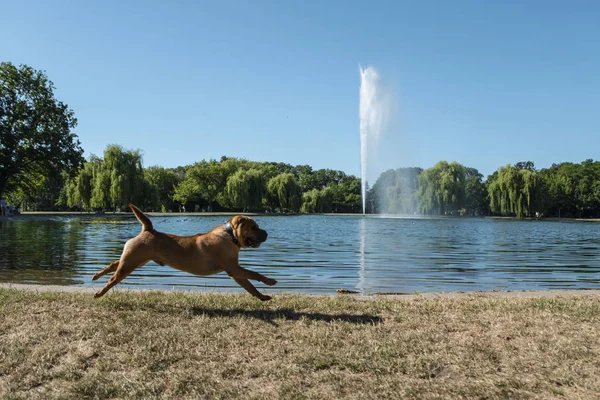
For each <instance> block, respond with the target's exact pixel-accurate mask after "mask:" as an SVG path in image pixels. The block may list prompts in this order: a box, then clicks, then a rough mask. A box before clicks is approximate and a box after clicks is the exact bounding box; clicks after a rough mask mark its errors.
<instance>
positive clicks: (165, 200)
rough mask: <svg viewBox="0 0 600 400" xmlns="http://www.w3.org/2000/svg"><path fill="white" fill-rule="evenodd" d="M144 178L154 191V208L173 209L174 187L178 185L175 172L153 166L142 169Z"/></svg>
mask: <svg viewBox="0 0 600 400" xmlns="http://www.w3.org/2000/svg"><path fill="white" fill-rule="evenodd" d="M144 178H145V179H146V180H147V181H148V182H149V183H150V185H152V186H154V187H155V189H156V191H155V193H156V203H157V204H156V205H155V208H159V207H163V206H164V208H165V209H173V208H174V207H175V204H174V201H173V196H174V194H175V187H176V186H177V185H178V184H179V179H178V177H177V175H176V174H175V171H173V170H172V169H168V168H163V167H159V166H158V165H155V166H151V167H148V168H146V169H144Z"/></svg>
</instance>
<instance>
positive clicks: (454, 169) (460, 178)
mask: <svg viewBox="0 0 600 400" xmlns="http://www.w3.org/2000/svg"><path fill="white" fill-rule="evenodd" d="M465 179H466V168H465V167H464V166H463V165H461V164H459V163H457V162H452V163H448V162H446V161H439V162H438V163H437V164H435V165H434V166H433V167H432V168H429V169H426V170H424V171H423V172H422V173H421V174H420V175H419V189H418V196H419V208H420V210H421V212H422V213H424V214H449V213H455V212H458V211H459V210H460V209H462V208H464V205H465Z"/></svg>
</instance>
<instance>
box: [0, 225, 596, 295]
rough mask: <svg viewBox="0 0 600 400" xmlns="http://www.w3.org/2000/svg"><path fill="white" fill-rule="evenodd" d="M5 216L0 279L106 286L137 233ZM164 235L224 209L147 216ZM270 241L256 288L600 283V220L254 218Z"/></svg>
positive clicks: (138, 280)
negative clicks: (104, 271) (108, 270)
mask: <svg viewBox="0 0 600 400" xmlns="http://www.w3.org/2000/svg"><path fill="white" fill-rule="evenodd" d="M18 218H19V217H14V218H13V220H11V221H0V282H9V283H34V284H58V285H78V286H95V287H101V286H103V285H104V284H105V283H106V280H107V278H108V277H103V278H101V279H100V280H99V281H96V282H92V276H93V275H94V273H95V272H97V271H98V270H100V269H101V268H104V267H105V266H107V265H108V264H109V263H110V262H111V261H113V260H115V259H118V258H119V256H120V254H121V250H122V248H123V244H124V243H125V241H126V240H128V239H129V238H131V237H133V236H135V235H137V234H138V233H139V231H140V224H139V223H138V222H137V220H136V219H134V218H133V217H131V218H127V217H124V218H113V219H107V218H94V217H62V216H61V217H43V218H42V217H39V218H27V219H24V220H19V219H18ZM151 219H152V221H153V223H154V227H155V228H156V229H157V230H159V231H163V232H169V233H175V234H179V235H191V234H195V233H201V232H206V231H209V230H210V229H212V228H213V227H214V226H216V225H220V224H222V223H223V222H224V221H225V219H226V217H223V216H217V217H215V216H187V215H185V214H173V215H172V216H166V217H165V216H151ZM255 219H256V221H257V222H258V223H259V224H260V226H261V228H263V229H266V230H267V231H268V233H269V239H268V240H267V242H265V243H263V245H262V246H261V247H260V248H259V249H247V250H242V252H241V255H240V263H241V265H242V266H244V267H247V268H249V269H252V270H254V271H257V272H260V273H262V274H264V275H266V276H268V277H271V278H274V279H277V280H278V284H277V285H276V286H274V287H266V286H265V285H263V284H261V283H258V282H257V283H256V286H257V287H258V288H259V290H261V291H264V292H265V293H269V294H273V293H278V292H296V293H321V294H328V293H335V291H336V289H338V288H344V289H348V290H355V291H358V292H361V293H365V294H373V293H415V292H448V291H477V290H486V291H487V290H524V289H525V290H531V289H583V288H590V289H591V288H596V289H597V288H600V274H599V272H600V239H599V237H600V223H595V222H574V221H543V220H539V221H536V220H527V221H518V220H505V219H492V218H417V217H414V218H409V217H406V218H400V217H370V216H369V217H362V216H335V215H302V216H256V217H255ZM119 286H121V287H128V288H158V289H176V288H177V289H192V290H228V291H230V290H236V291H237V290H242V289H241V288H239V287H238V286H237V285H236V284H235V283H234V282H233V281H232V280H231V279H229V277H228V276H227V275H226V274H225V273H221V274H218V275H213V276H210V277H197V276H194V275H190V274H187V273H184V272H180V271H177V270H174V269H171V268H169V267H163V266H159V265H157V264H155V263H154V262H150V263H148V264H147V265H146V266H144V267H142V268H140V269H138V270H136V271H135V272H134V273H133V274H132V275H130V276H129V277H127V278H126V279H125V280H124V281H123V282H122V283H121V284H120V285H119Z"/></svg>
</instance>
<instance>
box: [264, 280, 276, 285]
mask: <svg viewBox="0 0 600 400" xmlns="http://www.w3.org/2000/svg"><path fill="white" fill-rule="evenodd" d="M276 283H277V281H276V280H275V279H271V278H265V280H264V284H265V285H269V286H273V285H274V284H276Z"/></svg>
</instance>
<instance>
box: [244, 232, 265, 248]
mask: <svg viewBox="0 0 600 400" xmlns="http://www.w3.org/2000/svg"><path fill="white" fill-rule="evenodd" d="M267 236H269V234H268V233H267V231H264V230H262V229H258V230H257V231H256V237H253V238H246V245H247V246H248V247H254V248H256V247H259V246H260V244H261V243H263V242H265V241H266V240H267Z"/></svg>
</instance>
